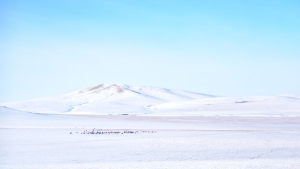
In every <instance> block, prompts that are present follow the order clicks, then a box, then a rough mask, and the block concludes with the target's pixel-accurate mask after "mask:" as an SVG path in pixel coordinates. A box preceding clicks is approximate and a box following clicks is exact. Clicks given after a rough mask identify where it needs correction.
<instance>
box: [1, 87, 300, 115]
mask: <svg viewBox="0 0 300 169" xmlns="http://www.w3.org/2000/svg"><path fill="white" fill-rule="evenodd" d="M1 105H2V106H6V107H10V108H13V109H16V110H21V111H28V112H34V113H48V114H77V115H80V114H81V115H138V116H141V115H143V116H145V115H146V116H254V117H271V116H272V117H298V116H299V115H300V95H296V94H294V95H279V96H252V97H216V96H212V95H206V94H200V93H193V92H187V91H181V90H169V89H164V88H155V87H147V86H141V87H138V86H128V85H120V84H113V85H108V84H100V85H98V86H94V87H90V88H86V89H83V90H79V91H74V92H70V93H67V94H63V95H59V96H54V97H45V98H38V99H32V100H27V101H19V102H11V103H2V104H1Z"/></svg>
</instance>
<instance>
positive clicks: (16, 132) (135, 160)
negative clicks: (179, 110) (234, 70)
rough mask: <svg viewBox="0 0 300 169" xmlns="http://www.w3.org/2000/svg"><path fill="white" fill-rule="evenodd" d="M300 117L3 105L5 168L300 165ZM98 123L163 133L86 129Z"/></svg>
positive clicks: (0, 126)
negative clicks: (110, 112)
mask: <svg viewBox="0 0 300 169" xmlns="http://www.w3.org/2000/svg"><path fill="white" fill-rule="evenodd" d="M299 121H300V119H299V117H235V116H230V117H229V116H226V117H222V116H210V117H201V116H181V117H179V116H122V115H119V116H107V115H105V116H103V115H102V116H99V115H97V116H91V115H88V116H86V115H80V116H78V115H76V116H74V115H72V116H70V115H51V114H33V113H29V112H22V111H16V110H13V109H9V108H4V107H0V149H1V151H0V157H1V158H0V168H1V169H24V168H25V169H26V168H28V169H39V168H45V169H54V168H58V169H59V168H61V169H65V168H70V169H76V168H78V169H79V168H80V169H82V168H88V169H91V168H105V169H106V168H113V169H118V168H149V169H153V168H172V169H176V168H178V169H179V168H180V169H181V168H205V169H210V168H214V169H221V168H222V169H223V168H231V169H246V168H247V169H248V168H249V169H250V168H251V169H261V168H264V169H265V168H267V169H297V168H300V144H299V142H300V123H299ZM94 128H96V129H102V130H104V129H105V131H120V130H122V131H124V130H136V131H155V133H148V132H138V133H137V134H81V133H82V132H83V131H85V130H88V131H91V130H93V129H94ZM71 132H72V134H70V133H71Z"/></svg>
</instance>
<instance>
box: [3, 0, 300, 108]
mask: <svg viewBox="0 0 300 169" xmlns="http://www.w3.org/2000/svg"><path fill="white" fill-rule="evenodd" d="M0 32H1V33H0V81H1V84H0V102H6V101H16V100H22V99H29V98H36V97H42V96H49V95H57V94H62V93H65V92H68V91H72V90H78V89H82V88H85V87H89V86H93V85H97V84H100V83H108V84H112V83H122V84H128V85H145V86H156V87H164V88H170V89H183V90H188V91H195V92H201V93H207V94H214V95H225V96H226V95H238V96H240V95H241V96H244V95H276V94H285V93H300V78H299V74H300V1H299V0H281V1H276V0H264V1H261V0H251V1H249V0H201V1H197V0H194V1H192V0H181V1H176V0H170V1H169V0H143V1H140V0H118V1H114V0H106V1H99V0H94V1H92V0H91V1H89V0H85V1H83V0H82V1H77V0H51V1H38V0H28V1H23V0H14V1H9V0H4V1H0Z"/></svg>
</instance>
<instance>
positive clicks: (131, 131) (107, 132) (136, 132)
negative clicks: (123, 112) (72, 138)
mask: <svg viewBox="0 0 300 169" xmlns="http://www.w3.org/2000/svg"><path fill="white" fill-rule="evenodd" d="M138 133H156V131H150V130H139V131H137V130H123V131H110V130H103V129H96V128H94V129H93V130H92V131H88V130H84V131H83V132H80V134H138ZM70 134H73V132H70ZM74 134H79V133H78V132H74Z"/></svg>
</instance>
